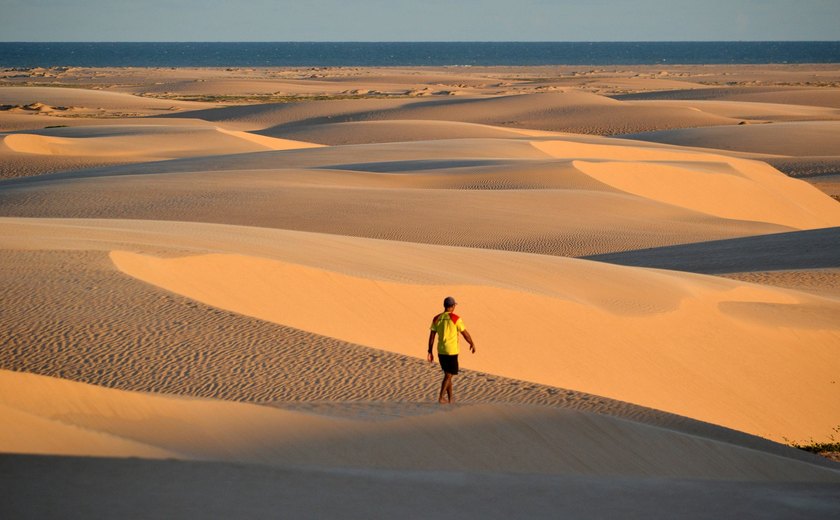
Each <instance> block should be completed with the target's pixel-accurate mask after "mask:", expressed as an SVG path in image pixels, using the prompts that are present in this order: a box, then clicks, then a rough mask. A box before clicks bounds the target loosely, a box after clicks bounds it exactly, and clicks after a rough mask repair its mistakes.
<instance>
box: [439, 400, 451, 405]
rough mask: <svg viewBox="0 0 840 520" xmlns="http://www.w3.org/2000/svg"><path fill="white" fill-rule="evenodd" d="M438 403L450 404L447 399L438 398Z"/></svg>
mask: <svg viewBox="0 0 840 520" xmlns="http://www.w3.org/2000/svg"><path fill="white" fill-rule="evenodd" d="M438 404H449V401H447V400H446V399H438Z"/></svg>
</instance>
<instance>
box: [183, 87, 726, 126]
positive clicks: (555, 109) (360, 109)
mask: <svg viewBox="0 0 840 520" xmlns="http://www.w3.org/2000/svg"><path fill="white" fill-rule="evenodd" d="M185 115H187V116H189V117H195V118H200V119H205V120H208V121H218V122H223V123H225V124H228V125H237V126H238V128H239V129H242V130H251V131H255V130H259V131H260V133H263V134H265V135H271V136H277V137H281V136H283V135H284V133H285V132H294V131H303V130H307V131H314V127H315V126H317V125H319V124H322V123H344V122H353V121H376V120H433V121H458V122H462V123H478V124H485V125H494V126H503V127H512V128H525V129H533V130H549V131H564V132H575V133H589V134H622V133H631V132H641V131H649V130H658V129H666V128H680V127H686V126H711V125H721V124H727V123H729V124H737V123H738V120H733V119H730V118H725V117H721V116H717V115H713V114H706V113H702V112H699V111H697V110H693V109H691V108H687V107H679V106H661V107H649V106H635V105H633V104H630V103H624V102H621V101H617V100H614V99H610V98H607V97H604V96H599V95H596V94H590V93H586V92H579V91H574V90H568V91H563V92H552V93H544V94H517V95H507V96H493V97H487V96H483V97H459V98H455V99H451V98H432V99H422V100H417V99H385V100H383V99H367V100H342V101H312V102H306V103H292V104H285V105H276V104H275V105H254V106H248V107H231V108H227V109H221V110H201V111H196V112H188V113H185Z"/></svg>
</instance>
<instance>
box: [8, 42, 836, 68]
mask: <svg viewBox="0 0 840 520" xmlns="http://www.w3.org/2000/svg"><path fill="white" fill-rule="evenodd" d="M724 63H730V64H768V63H840V42H836V41H819V42H789V41H785V42H275V43H270V42H215V43H214V42H192V43H190V42H180V43H172V42H147V43H140V42H137V43H128V42H111V43H108V42H92V43H81V42H74V43H35V42H0V67H7V68H8V67H21V68H23V67H49V66H77V67H353V66H386V67H387V66H442V65H452V66H457V65H462V66H492V65H634V64H636V65H642V64H644V65H655V64H724Z"/></svg>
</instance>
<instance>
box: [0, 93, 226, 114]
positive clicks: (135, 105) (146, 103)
mask: <svg viewBox="0 0 840 520" xmlns="http://www.w3.org/2000/svg"><path fill="white" fill-rule="evenodd" d="M31 103H43V104H46V105H51V106H66V107H76V108H77V109H79V108H86V109H101V110H104V111H116V110H122V111H125V112H132V113H133V112H138V113H148V114H160V113H163V112H168V111H171V110H198V109H201V108H209V107H211V106H213V105H211V104H209V103H195V102H189V101H172V100H162V99H154V98H144V97H139V96H133V95H131V94H124V93H120V92H106V91H102V90H90V89H84V88H54V87H3V88H2V89H0V104H4V105H21V106H23V105H28V104H31Z"/></svg>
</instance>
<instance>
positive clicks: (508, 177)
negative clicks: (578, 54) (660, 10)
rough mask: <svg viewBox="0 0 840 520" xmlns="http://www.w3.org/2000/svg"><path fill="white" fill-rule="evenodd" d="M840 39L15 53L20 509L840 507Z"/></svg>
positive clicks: (5, 118)
mask: <svg viewBox="0 0 840 520" xmlns="http://www.w3.org/2000/svg"><path fill="white" fill-rule="evenodd" d="M835 69H836V67H833V66H831V65H825V66H822V65H803V66H788V65H767V66H760V67H753V66H738V67H729V66H680V65H668V66H665V65H663V64H659V65H656V66H626V67H605V68H591V69H590V68H586V67H524V68H523V67H475V68H467V67H438V68H428V69H426V68H419V69H415V68H401V67H396V68H388V69H366V68H328V67H327V68H322V67H311V68H301V69H282V70H281V69H262V68H235V67H232V68H227V69H224V70H222V69H155V70H151V69H148V70H144V69H133V68H121V69H107V70H106V69H86V68H74V67H51V68H33V69H9V70H2V71H0V82H2V83H3V85H5V86H4V87H3V88H2V89H0V178H2V180H0V287H2V299H0V301H2V303H0V345H2V347H0V417H2V420H3V423H4V424H6V425H7V426H8V427H7V428H5V429H4V430H3V431H2V432H0V452H3V453H2V454H0V467H2V470H0V485H2V486H3V488H4V489H5V490H7V491H9V493H8V494H9V496H10V500H6V501H4V502H3V504H2V505H0V516H4V517H5V516H9V517H14V518H18V517H21V518H27V517H33V518H44V517H61V518H66V517H80V518H90V517H102V516H109V517H110V516H113V517H123V516H126V517H132V516H137V514H138V511H141V512H143V513H148V514H153V512H157V511H160V512H161V514H160V515H156V516H162V517H163V516H165V517H180V516H184V517H194V516H200V517H208V518H213V517H220V518H227V517H236V516H242V515H243V514H244V515H245V516H261V517H262V516H276V515H277V514H282V515H289V516H313V515H314V516H319V517H321V516H323V517H332V516H343V517H348V518H355V517H358V518H369V517H370V516H371V514H373V516H376V515H377V514H380V516H408V517H412V516H416V514H417V513H416V512H418V511H421V512H422V514H423V515H424V516H440V517H443V518H448V517H453V516H463V514H464V512H465V511H466V512H470V513H474V514H476V515H478V514H480V515H481V516H487V517H489V518H510V517H511V516H525V517H543V516H547V517H557V516H569V517H574V518H605V517H609V518H613V517H622V518H624V517H627V518H631V517H638V518H650V517H658V516H668V517H673V516H680V517H686V518H743V517H752V516H761V517H766V518H792V517H796V518H815V519H816V518H820V519H822V518H826V517H829V516H832V515H834V516H836V515H835V512H836V511H837V509H838V506H837V504H838V503H840V501H838V500H837V498H838V489H840V487H838V483H840V477H838V475H840V472H838V470H837V464H836V463H835V462H832V461H830V460H829V459H827V458H823V457H821V456H818V455H814V454H811V453H806V452H804V451H801V450H796V449H793V448H791V447H790V446H786V445H785V444H790V443H791V442H803V443H807V442H815V441H826V440H831V439H832V435H836V428H837V427H838V423H840V417H838V416H837V413H836V410H837V406H836V405H837V403H838V402H840V386H838V383H837V381H836V379H837V378H836V374H837V373H840V365H839V364H838V362H839V361H838V360H840V357H838V356H837V347H838V345H840V322H838V320H837V316H840V298H838V295H840V292H838V290H840V289H838V287H840V282H838V280H840V277H839V276H838V273H837V272H836V271H838V269H840V264H838V258H837V248H836V246H835V244H834V241H835V240H834V239H835V235H836V234H837V230H838V229H840V206H838V205H837V201H836V200H833V199H837V193H838V192H837V186H838V183H837V182H835V181H836V179H834V177H836V175H834V174H835V173H837V172H838V171H840V170H837V164H840V163H839V162H838V156H837V155H836V150H835V149H834V148H833V146H834V141H836V139H833V135H834V133H835V130H836V129H837V128H836V124H837V123H838V121H839V120H840V112H838V108H840V104H838V102H840V97H839V96H838V92H840V90H838V89H837V87H838V86H840V74H838V72H837V70H835ZM59 87H60V88H59ZM68 87H70V88H68ZM614 136H619V137H621V138H620V139H617V138H615V137H614ZM783 172H784V173H783ZM791 177H797V178H801V179H805V180H807V182H806V181H805V180H797V179H795V178H791ZM713 275H720V276H713ZM446 295H453V296H455V297H456V298H457V299H458V301H459V302H460V305H459V307H458V309H457V310H458V313H459V314H461V315H462V317H463V318H464V320H465V321H466V323H467V326H468V329H469V330H470V331H471V333H472V335H473V338H475V339H476V340H477V347H478V352H477V353H476V354H475V355H472V354H469V353H467V352H463V353H462V356H461V366H462V372H461V374H459V376H458V377H457V378H456V392H455V403H454V404H450V405H446V406H443V405H439V404H438V403H437V391H438V388H439V385H440V377H441V376H440V368H439V367H438V365H436V364H430V363H429V362H428V361H426V359H425V354H426V352H425V351H426V339H427V338H428V330H429V329H428V324H429V321H430V319H431V316H432V315H433V314H436V313H437V312H439V308H440V302H441V299H442V298H443V297H444V296H446ZM442 439H448V440H449V442H445V441H442ZM81 484H84V485H81ZM418 490H421V491H420V492H418ZM427 495H429V496H432V500H426V496H427ZM453 504H455V505H460V507H454V508H453V507H450V506H451V505H453ZM443 505H446V506H447V507H446V508H443V507H442V506H443ZM415 506H416V507H415ZM313 512H314V513H313ZM374 513H375V514H374ZM634 515H635V516H634Z"/></svg>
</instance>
